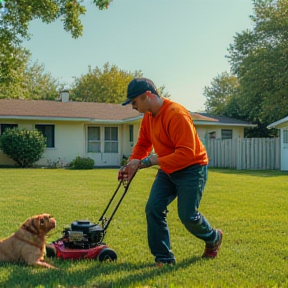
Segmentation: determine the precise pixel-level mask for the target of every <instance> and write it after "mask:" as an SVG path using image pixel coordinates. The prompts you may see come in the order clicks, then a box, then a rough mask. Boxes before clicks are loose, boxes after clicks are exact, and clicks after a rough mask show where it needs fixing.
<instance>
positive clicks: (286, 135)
mask: <svg viewBox="0 0 288 288" xmlns="http://www.w3.org/2000/svg"><path fill="white" fill-rule="evenodd" d="M287 143H288V129H283V144H287Z"/></svg>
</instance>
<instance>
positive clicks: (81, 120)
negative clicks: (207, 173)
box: [0, 114, 288, 127]
mask: <svg viewBox="0 0 288 288" xmlns="http://www.w3.org/2000/svg"><path fill="white" fill-rule="evenodd" d="M142 117H143V114H141V115H139V116H136V117H132V118H126V119H122V120H103V119H94V118H80V117H79V118H77V117H36V116H1V115H0V119H11V120H38V121H39V120H40V121H41V120H42V121H69V122H90V123H96V122H97V123H100V124H124V123H129V122H135V121H138V120H141V119H142ZM287 118H288V117H287ZM193 122H194V123H195V124H199V125H205V126H219V125H221V126H235V127H257V125H256V124H235V123H223V122H218V121H205V120H204V121H203V120H193ZM275 123H276V122H275Z"/></svg>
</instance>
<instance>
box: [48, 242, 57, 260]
mask: <svg viewBox="0 0 288 288" xmlns="http://www.w3.org/2000/svg"><path fill="white" fill-rule="evenodd" d="M46 257H48V258H54V257H56V249H55V247H54V245H53V244H47V245H46Z"/></svg>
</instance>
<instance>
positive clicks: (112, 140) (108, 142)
mask: <svg viewBox="0 0 288 288" xmlns="http://www.w3.org/2000/svg"><path fill="white" fill-rule="evenodd" d="M104 152H106V153H118V128H117V127H105V136H104Z"/></svg>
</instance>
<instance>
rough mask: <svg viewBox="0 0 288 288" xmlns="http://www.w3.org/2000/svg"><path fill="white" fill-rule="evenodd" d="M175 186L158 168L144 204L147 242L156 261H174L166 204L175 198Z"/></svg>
mask: <svg viewBox="0 0 288 288" xmlns="http://www.w3.org/2000/svg"><path fill="white" fill-rule="evenodd" d="M175 197H176V188H175V186H174V184H173V183H172V182H171V180H170V177H169V176H168V175H167V174H166V173H164V172H163V171H162V170H159V171H158V173H157V175H156V179H155V181H154V183H153V186H152V189H151V192H150V196H149V199H148V202H147V205H146V211H145V212H146V218H147V226H148V244H149V247H150V250H151V253H152V254H153V255H154V256H155V261H156V262H162V263H174V262H175V257H174V255H173V253H172V251H171V248H170V234H169V229H168V225H167V212H168V210H167V206H168V205H169V204H170V203H171V202H172V201H173V200H174V199H175Z"/></svg>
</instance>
